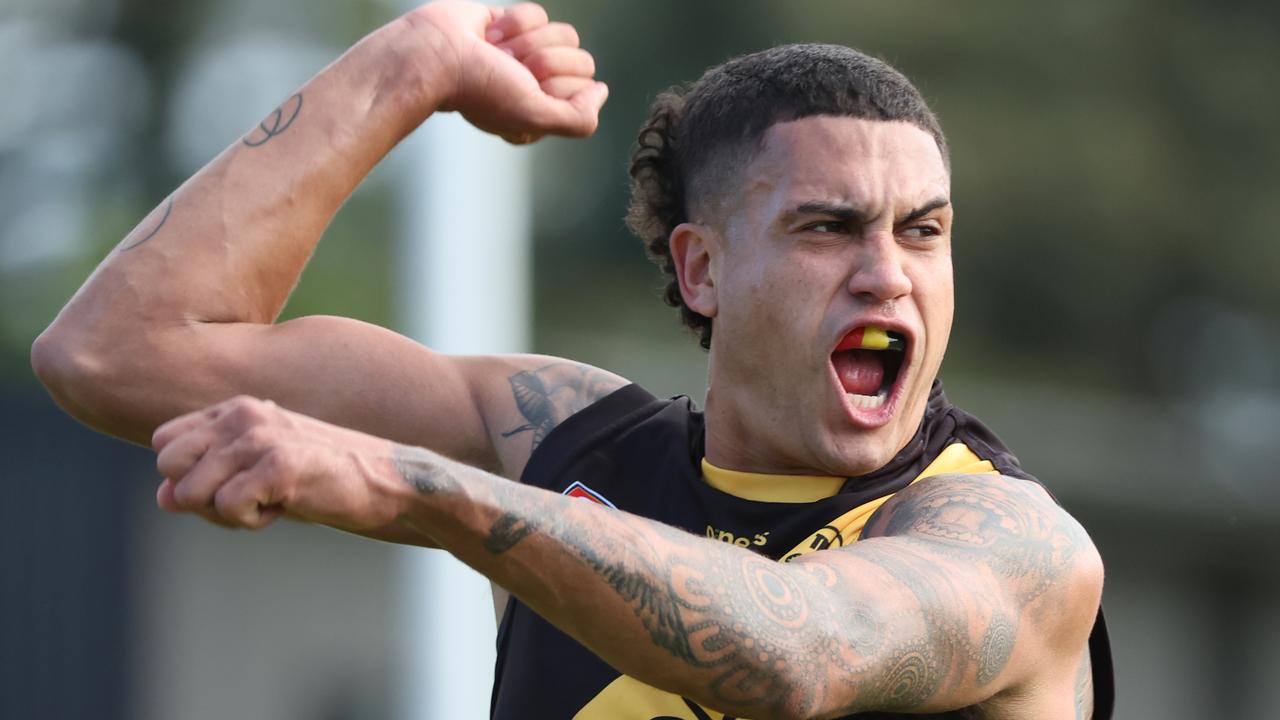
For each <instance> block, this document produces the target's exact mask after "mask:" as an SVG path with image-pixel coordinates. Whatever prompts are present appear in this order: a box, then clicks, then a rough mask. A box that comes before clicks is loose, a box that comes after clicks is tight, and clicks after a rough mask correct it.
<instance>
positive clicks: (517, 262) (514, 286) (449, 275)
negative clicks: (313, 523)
mask: <svg viewBox="0 0 1280 720" xmlns="http://www.w3.org/2000/svg"><path fill="white" fill-rule="evenodd" d="M398 154H399V155H401V157H400V158H398V159H397V160H396V163H397V167H400V168H403V174H404V177H403V178H402V183H401V185H400V190H401V192H402V195H401V198H400V202H401V210H402V212H401V215H400V218H399V220H400V224H401V227H402V232H401V237H402V239H403V244H402V246H401V248H400V251H399V253H398V254H397V256H398V263H397V264H398V271H399V275H400V277H399V286H400V288H402V289H403V291H402V293H401V294H400V310H401V313H402V315H401V318H402V327H401V329H402V330H403V331H405V332H406V333H407V334H408V335H409V336H410V337H413V338H415V339H417V340H418V341H420V342H423V343H424V344H426V345H428V346H429V347H432V348H434V349H436V350H439V351H441V352H446V353H464V354H465V353H495V352H522V351H527V350H528V345H529V320H530V315H531V313H530V307H529V305H530V290H529V248H528V245H529V234H530V229H529V224H530V223H529V218H530V209H529V167H528V163H529V160H528V150H527V149H524V150H522V149H520V148H514V147H511V146H509V145H507V144H506V143H504V142H503V141H502V140H499V139H498V138H495V137H492V136H489V135H485V134H483V133H481V132H479V131H478V130H475V129H474V128H472V127H471V126H469V125H468V124H467V123H466V122H465V121H464V120H463V119H462V118H461V117H460V116H458V115H455V114H448V115H439V116H436V117H433V118H432V119H431V120H429V121H428V122H427V124H426V125H424V126H423V127H422V128H421V129H420V130H419V131H418V132H417V133H416V134H415V135H413V136H412V137H410V138H409V139H408V140H406V142H405V144H404V146H403V147H402V148H401V149H400V150H399V151H398ZM401 552H402V556H401V568H402V575H401V577H402V583H401V586H400V588H399V602H400V608H401V609H400V613H399V617H400V624H399V627H398V628H396V632H397V635H398V637H399V640H400V642H401V647H402V648H403V656H402V657H403V662H402V663H401V664H400V667H401V672H402V675H401V677H400V684H399V700H400V712H399V715H400V717H401V718H402V720H436V719H437V718H483V717H488V714H489V697H490V692H491V689H492V687H493V665H494V659H495V654H496V652H495V647H494V640H495V625H494V617H493V611H492V608H493V602H492V599H491V597H490V594H489V584H488V581H487V580H485V579H484V578H483V577H482V576H480V575H479V574H477V573H476V572H474V571H472V570H471V569H470V568H468V567H466V566H465V565H463V564H462V563H460V562H458V561H457V560H455V559H454V558H453V557H452V556H450V555H448V554H446V553H444V552H442V551H439V550H423V549H420V548H405V549H404V550H402V551H401Z"/></svg>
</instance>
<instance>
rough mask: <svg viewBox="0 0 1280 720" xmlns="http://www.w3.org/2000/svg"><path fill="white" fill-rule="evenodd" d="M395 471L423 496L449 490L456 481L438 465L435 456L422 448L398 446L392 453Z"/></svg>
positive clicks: (438, 462)
mask: <svg viewBox="0 0 1280 720" xmlns="http://www.w3.org/2000/svg"><path fill="white" fill-rule="evenodd" d="M392 459H393V460H394V461H395V465H396V470H397V471H398V472H399V473H400V476H401V477H403V478H404V481H405V482H407V483H408V484H409V487H412V488H413V489H414V490H417V491H418V492H419V493H422V494H423V495H434V494H436V493H439V492H442V491H445V490H448V489H450V488H451V487H453V486H454V485H455V484H456V482H457V481H456V480H454V479H453V477H452V476H451V475H450V474H449V471H448V470H447V469H445V468H444V467H443V466H442V464H441V463H440V461H439V459H438V457H437V456H434V455H433V454H432V453H430V452H428V451H426V450H423V449H422V448H414V447H406V446H403V445H398V446H396V448H395V451H394V452H393V453H392Z"/></svg>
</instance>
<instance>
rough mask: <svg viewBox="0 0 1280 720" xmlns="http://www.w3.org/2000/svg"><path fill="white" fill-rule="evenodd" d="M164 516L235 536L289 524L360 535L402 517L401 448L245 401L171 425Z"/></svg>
mask: <svg viewBox="0 0 1280 720" xmlns="http://www.w3.org/2000/svg"><path fill="white" fill-rule="evenodd" d="M152 444H153V445H154V446H155V449H156V452H157V453H159V455H158V457H157V458H156V467H157V468H158V469H159V470H160V474H161V475H163V476H164V477H165V480H164V481H163V482H162V483H161V484H160V488H159V490H158V491H157V493H156V501H157V502H158V503H159V504H160V507H162V508H164V509H165V510H169V511H171V512H193V513H197V514H199V515H201V516H202V517H204V518H205V519H206V520H208V521H210V522H213V523H217V524H219V525H224V526H227V527H245V528H254V529H256V528H261V527H265V526H266V525H268V524H270V523H271V522H272V521H273V520H275V519H276V518H277V517H280V516H281V515H287V516H289V517H292V518H295V519H299V520H305V521H309V522H316V523H321V524H324V525H329V526H331V527H336V528H339V529H342V530H348V531H352V532H361V531H368V530H374V529H378V528H384V527H387V526H389V525H390V524H392V523H393V522H394V521H395V519H396V517H397V515H398V512H399V511H398V505H397V502H396V499H395V498H396V497H397V494H396V490H397V485H396V482H395V480H396V478H398V477H399V475H398V473H396V472H395V467H394V464H393V461H392V460H391V457H392V453H391V449H392V444H391V443H390V442H389V441H386V440H380V439H378V438H375V437H372V436H369V435H365V434H363V433H359V432H356V431H354V430H347V429H345V428H340V427H337V426H334V425H330V424H328V423H325V422H321V421H319V420H316V419H314V418H310V417H307V416H305V415H300V414H298V413H295V412H290V411H288V410H285V409H284V408H281V407H279V406H277V405H275V404H274V403H272V402H270V401H266V400H256V399H254V398H250V397H237V398H233V399H231V400H227V401H226V402H223V403H219V404H218V405H214V406H212V407H210V408H207V409H205V410H200V411H198V412H193V413H190V414H187V415H183V416H181V417H178V418H176V419H174V420H171V421H169V422H167V423H165V424H164V425H161V426H160V427H159V428H157V429H156V431H155V434H154V435H153V437H152Z"/></svg>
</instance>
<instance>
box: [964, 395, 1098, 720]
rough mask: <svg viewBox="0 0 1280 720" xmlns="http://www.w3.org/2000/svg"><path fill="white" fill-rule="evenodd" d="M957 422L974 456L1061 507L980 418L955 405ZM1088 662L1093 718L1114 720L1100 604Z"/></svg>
mask: <svg viewBox="0 0 1280 720" xmlns="http://www.w3.org/2000/svg"><path fill="white" fill-rule="evenodd" d="M951 412H952V413H954V417H955V418H956V423H957V436H958V437H959V438H960V439H961V441H962V442H964V444H965V445H968V446H969V448H970V449H971V450H972V451H973V452H974V454H975V455H977V456H978V457H981V458H982V459H984V460H987V461H988V462H990V463H991V465H992V467H994V468H995V469H996V470H997V471H999V472H1000V473H1001V474H1002V475H1006V476H1008V477H1014V478H1018V479H1019V480H1026V481H1028V482H1033V483H1035V484H1037V485H1039V486H1040V487H1041V488H1043V489H1044V491H1045V492H1046V493H1048V494H1049V497H1050V498H1052V499H1053V501H1054V502H1055V503H1057V504H1058V505H1059V506H1061V505H1062V503H1061V502H1060V501H1059V500H1058V498H1057V497H1056V496H1055V495H1054V494H1053V491H1051V490H1050V489H1049V488H1048V487H1047V486H1046V485H1045V484H1044V483H1043V482H1040V479H1039V478H1037V477H1035V476H1034V475H1032V474H1031V473H1028V472H1027V471H1026V470H1023V469H1022V465H1021V464H1020V463H1019V461H1018V458H1017V457H1016V456H1015V455H1014V454H1013V452H1012V451H1010V450H1009V448H1008V447H1006V446H1005V444H1004V442H1003V441H1002V440H1000V438H999V437H997V436H996V434H995V433H994V432H992V431H991V428H989V427H987V426H986V425H985V424H984V423H983V422H982V421H981V420H979V419H977V418H976V417H974V416H972V415H970V414H968V413H966V412H965V411H963V410H961V409H959V408H957V407H954V406H953V407H952V408H951ZM1089 662H1090V665H1091V667H1092V669H1093V719H1094V720H1111V716H1112V714H1113V713H1114V712H1115V705H1116V684H1115V670H1114V668H1113V666H1112V659H1111V638H1110V637H1109V636H1108V635H1107V623H1106V619H1105V618H1104V617H1103V614H1102V606H1101V605H1099V606H1098V617H1097V619H1096V620H1094V623H1093V629H1092V630H1090V631H1089Z"/></svg>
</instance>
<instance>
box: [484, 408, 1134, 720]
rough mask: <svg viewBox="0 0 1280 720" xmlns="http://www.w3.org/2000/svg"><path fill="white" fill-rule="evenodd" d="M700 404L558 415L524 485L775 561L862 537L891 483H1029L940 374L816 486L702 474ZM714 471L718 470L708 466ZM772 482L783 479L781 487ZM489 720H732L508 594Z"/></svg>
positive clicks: (1101, 638) (1104, 713)
mask: <svg viewBox="0 0 1280 720" xmlns="http://www.w3.org/2000/svg"><path fill="white" fill-rule="evenodd" d="M704 438H705V434H704V426H703V416H702V413H701V412H700V411H699V410H698V409H697V408H696V406H695V405H694V404H693V402H692V401H691V400H689V398H687V397H677V398H673V399H671V400H659V399H657V398H655V397H654V396H652V395H650V394H649V393H648V392H646V391H645V390H643V389H642V388H640V387H639V386H637V385H629V386H627V387H624V388H622V389H620V390H617V391H615V392H613V393H612V394H610V395H608V396H607V397H605V398H603V399H601V400H599V401H598V402H596V403H595V404H593V405H591V406H589V407H587V408H585V409H583V410H582V411H580V412H578V413H576V414H575V415H573V416H571V417H569V418H568V419H566V420H565V421H564V422H563V423H561V424H560V425H559V426H558V427H556V428H555V429H554V430H552V431H551V433H549V434H548V435H547V437H546V438H545V439H544V440H543V441H542V443H541V444H539V445H538V447H537V448H536V450H535V452H534V453H533V455H532V457H530V459H529V464H528V466H527V467H526V468H525V471H524V475H523V477H522V478H521V480H522V482H523V483H525V484H528V485H533V486H536V487H541V488H544V489H547V490H552V491H555V492H559V493H563V494H566V495H571V496H575V497H579V498H582V499H584V500H589V501H592V502H597V503H600V504H603V505H607V506H610V507H615V508H618V509H621V510H625V511H627V512H630V513H634V514H636V515H640V516H642V517H647V518H652V519H654V520H659V521H661V522H664V523H667V524H669V525H674V526H676V527H680V528H683V529H685V530H687V531H688V532H691V533H696V534H699V535H705V536H707V537H711V538H714V539H718V540H721V541H724V542H729V543H733V544H735V545H739V546H741V547H745V548H749V549H751V550H753V551H755V552H758V553H760V554H762V555H766V556H768V557H770V558H773V559H775V560H779V561H786V560H788V559H790V558H792V557H794V556H796V555H799V554H803V553H807V552H813V551H816V550H823V549H826V548H828V547H833V546H837V547H838V546H841V545H846V544H849V543H852V542H854V541H856V540H857V539H858V536H859V534H860V533H861V532H862V527H863V525H864V524H865V522H866V520H867V519H868V518H869V517H870V516H871V514H872V513H873V512H875V510H876V509H877V508H879V507H880V505H882V504H883V503H884V502H885V501H887V500H888V499H889V497H891V496H892V495H893V494H894V493H895V492H897V491H898V490H901V489H902V488H904V487H906V486H908V485H910V484H911V483H912V482H914V481H915V480H918V479H920V478H922V477H928V476H931V475H940V474H943V473H984V472H985V473H996V472H998V473H1001V474H1004V475H1008V476H1012V477H1018V478H1024V479H1026V480H1029V481H1034V478H1032V477H1031V476H1030V475H1028V474H1027V473H1026V472H1024V471H1023V470H1022V468H1021V467H1020V466H1019V464H1018V460H1017V458H1015V457H1014V456H1013V454H1012V453H1010V452H1009V451H1008V450H1007V449H1006V448H1005V447H1004V445H1003V444H1002V443H1001V442H1000V441H999V440H998V439H997V438H996V437H995V435H994V434H992V433H991V431H990V430H988V429H987V428H986V427H985V426H984V425H983V424H982V423H981V422H979V421H978V420H977V419H976V418H974V417H972V416H971V415H968V414H967V413H965V412H963V411H961V410H960V409H959V408H956V407H955V406H953V405H951V404H950V403H949V402H948V401H947V398H946V396H945V395H944V394H943V392H942V387H941V384H940V383H935V384H934V387H933V389H932V392H931V394H930V397H929V403H928V406H927V409H926V411H925V416H924V419H923V421H922V422H921V426H920V429H919V431H918V432H917V433H916V435H915V437H913V438H912V440H911V442H909V443H908V444H907V446H906V447H905V448H903V450H902V451H901V452H899V453H898V454H897V456H895V457H894V458H893V460H891V461H890V462H889V463H888V464H886V465H885V466H884V467H882V468H880V469H879V470H877V471H875V472H873V473H870V474H868V475H863V476H860V477H854V478H848V479H844V480H843V481H841V480H839V479H836V480H835V482H836V486H835V487H832V488H830V489H829V490H827V491H825V492H823V491H820V490H818V489H817V486H818V485H820V482H818V481H820V480H830V479H829V478H812V479H810V480H812V481H813V482H799V483H790V482H788V483H786V484H782V483H770V484H769V488H765V487H764V486H763V485H761V486H758V487H756V488H752V487H749V483H747V482H746V478H745V477H736V476H738V475H742V476H745V475H746V474H736V473H732V472H727V471H715V472H714V473H713V472H708V473H706V475H705V476H704V472H703V471H704V468H706V466H705V464H704V459H703V456H704ZM706 469H708V470H714V469H713V468H706ZM779 488H783V489H781V490H779ZM1090 651H1091V653H1092V661H1093V673H1094V695H1095V703H1094V706H1095V710H1094V717H1095V718H1099V719H1100V720H1102V719H1105V718H1109V717H1110V715H1111V706H1112V704H1113V692H1112V678H1111V656H1110V649H1109V646H1108V644H1107V639H1106V631H1105V627H1104V626H1103V624H1102V618H1101V613H1099V618H1098V622H1097V624H1096V625H1095V628H1094V633H1093V635H1092V636H1091V637H1090ZM492 716H493V718H495V720H516V719H517V718H518V719H519V720H544V719H545V720H568V719H569V718H573V719H574V720H606V719H607V720H654V719H657V718H663V719H687V720H729V719H727V718H725V717H724V715H723V714H722V713H718V712H715V711H712V710H708V709H705V708H701V707H699V706H698V705H697V704H695V703H693V702H692V701H689V700H686V699H684V698H681V697H680V696H678V695H675V694H672V693H668V692H664V691H661V690H658V689H656V688H652V687H650V686H647V685H644V684H643V683H641V682H639V681H637V680H634V679H633V678H630V677H627V676H624V675H622V674H620V673H619V672H618V671H617V670H614V669H613V668H612V667H610V666H609V665H608V664H607V663H606V662H604V661H603V660H601V659H600V658H599V657H597V656H596V655H595V654H594V653H592V652H591V651H590V650H588V649H587V648H585V647H583V646H582V645H580V644H578V642H577V641H575V640H574V639H572V638H570V637H569V636H568V635H565V634H564V633H562V632H560V631H559V630H557V629H556V628H555V627H554V626H553V625H551V624H550V623H548V622H547V621H546V620H544V619H542V617H540V616H539V615H537V614H536V613H534V612H533V611H532V610H531V609H529V607H528V606H526V605H525V604H524V603H522V602H520V601H519V600H517V599H516V598H514V597H512V598H511V600H510V601H509V602H508V604H507V608H506V612H505V613H504V614H503V618H502V622H501V624H500V625H499V627H498V660H497V666H496V669H495V675H494V688H493V700H492Z"/></svg>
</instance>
